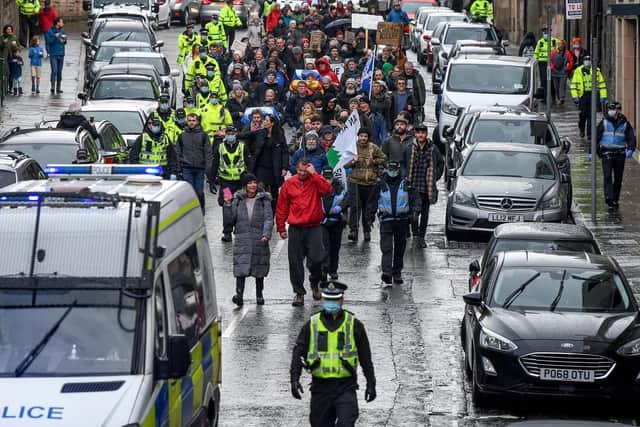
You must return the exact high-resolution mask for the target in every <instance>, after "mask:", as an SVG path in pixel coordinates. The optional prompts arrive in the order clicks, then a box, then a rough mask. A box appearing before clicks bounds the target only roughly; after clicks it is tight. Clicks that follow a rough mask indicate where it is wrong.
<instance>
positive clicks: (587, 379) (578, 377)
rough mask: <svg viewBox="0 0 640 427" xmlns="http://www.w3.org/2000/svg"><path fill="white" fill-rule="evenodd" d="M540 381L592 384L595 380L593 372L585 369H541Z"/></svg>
mask: <svg viewBox="0 0 640 427" xmlns="http://www.w3.org/2000/svg"><path fill="white" fill-rule="evenodd" d="M540 379H541V380H547V381H570V382H579V383H592V382H593V381H594V380H595V378H594V374H593V371H588V370H585V369H556V368H541V369H540Z"/></svg>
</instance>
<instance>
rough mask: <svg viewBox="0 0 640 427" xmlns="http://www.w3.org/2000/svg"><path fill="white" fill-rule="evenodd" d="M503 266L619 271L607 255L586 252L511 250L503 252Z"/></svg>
mask: <svg viewBox="0 0 640 427" xmlns="http://www.w3.org/2000/svg"><path fill="white" fill-rule="evenodd" d="M500 256H501V257H502V262H503V263H502V267H503V268H504V267H532V268H537V267H566V268H584V269H585V270H608V271H617V270H618V269H617V268H616V266H615V264H614V262H613V260H612V259H611V258H610V257H608V256H605V255H596V254H590V253H586V252H563V251H553V252H535V251H509V252H501V255H500Z"/></svg>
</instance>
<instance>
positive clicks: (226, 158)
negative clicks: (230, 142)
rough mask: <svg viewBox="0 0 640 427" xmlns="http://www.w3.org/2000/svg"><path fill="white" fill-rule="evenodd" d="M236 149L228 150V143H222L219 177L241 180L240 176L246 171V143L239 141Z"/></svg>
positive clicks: (228, 179) (226, 179)
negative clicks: (233, 150)
mask: <svg viewBox="0 0 640 427" xmlns="http://www.w3.org/2000/svg"><path fill="white" fill-rule="evenodd" d="M237 144H238V147H237V148H236V151H235V152H233V153H231V152H230V151H229V150H227V144H225V143H222V144H220V166H219V167H218V177H220V179H224V180H225V181H240V176H241V175H242V174H243V173H245V172H246V170H247V167H246V165H245V164H244V144H243V143H241V142H239V143H237Z"/></svg>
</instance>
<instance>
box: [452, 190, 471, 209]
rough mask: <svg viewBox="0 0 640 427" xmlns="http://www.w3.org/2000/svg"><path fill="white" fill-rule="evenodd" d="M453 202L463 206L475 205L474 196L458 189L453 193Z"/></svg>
mask: <svg viewBox="0 0 640 427" xmlns="http://www.w3.org/2000/svg"><path fill="white" fill-rule="evenodd" d="M453 203H455V204H457V205H463V206H475V203H474V202H473V197H472V196H470V195H468V194H466V193H463V192H461V191H456V192H455V193H454V194H453Z"/></svg>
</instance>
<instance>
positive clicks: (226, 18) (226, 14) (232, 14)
mask: <svg viewBox="0 0 640 427" xmlns="http://www.w3.org/2000/svg"><path fill="white" fill-rule="evenodd" d="M220 22H222V25H224V32H225V34H226V35H227V37H228V39H229V40H228V43H229V44H228V46H229V47H231V45H233V42H234V40H235V39H236V28H240V27H242V22H241V21H240V18H238V14H237V13H236V11H235V9H234V8H233V7H232V6H231V0H226V1H225V2H224V6H222V9H221V10H220Z"/></svg>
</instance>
